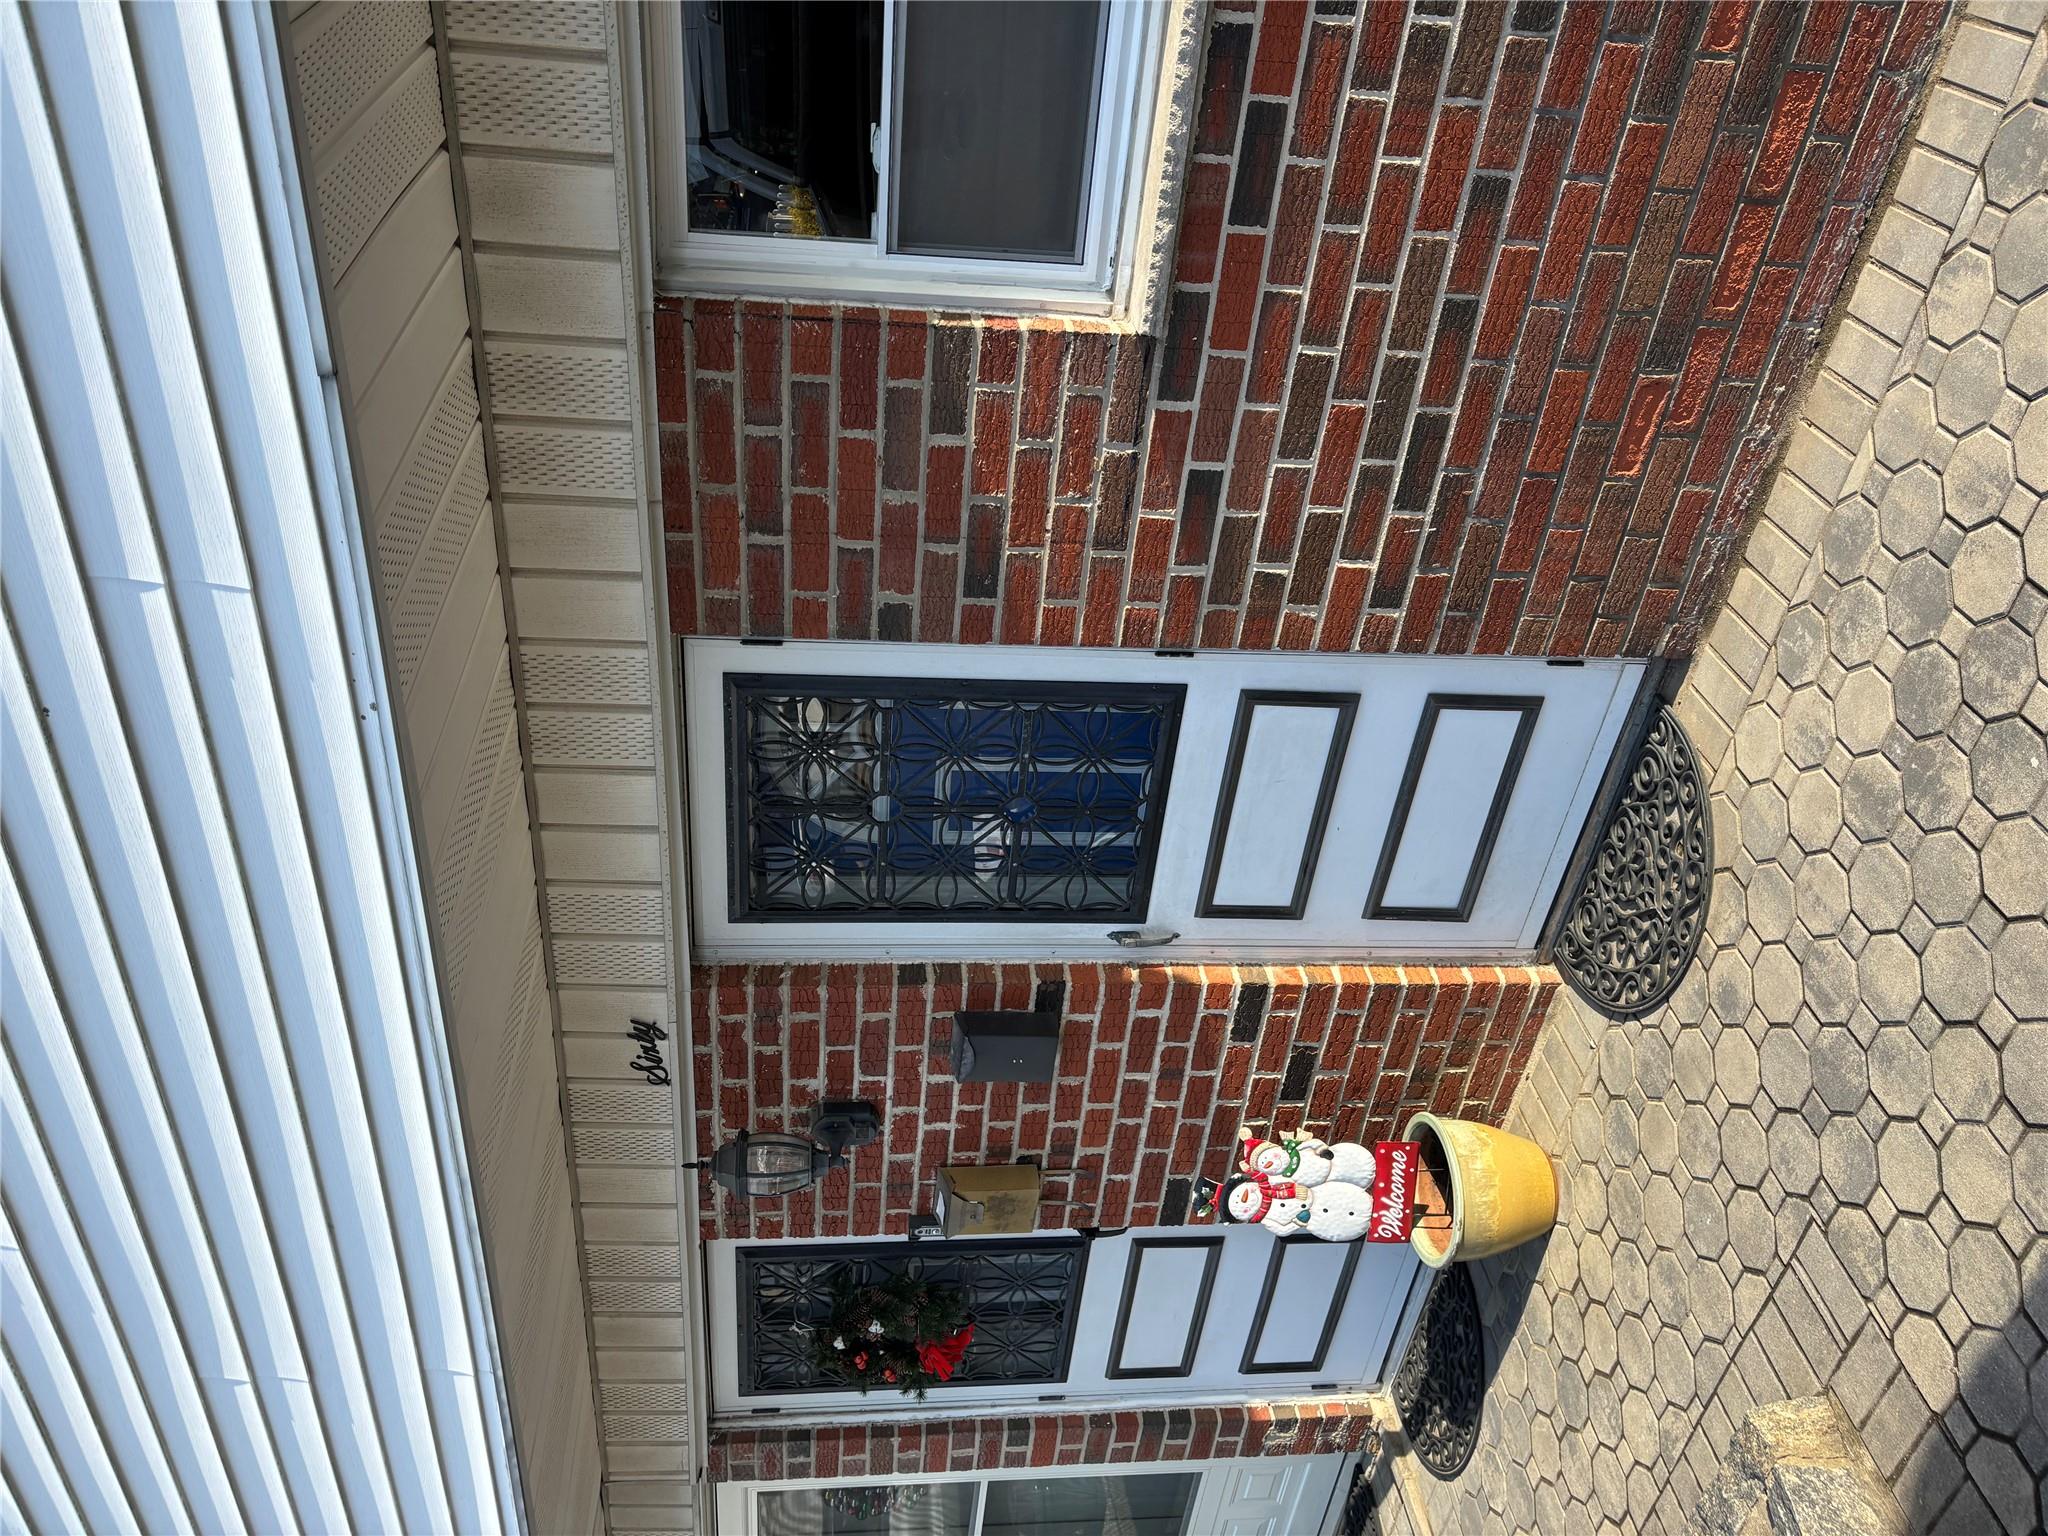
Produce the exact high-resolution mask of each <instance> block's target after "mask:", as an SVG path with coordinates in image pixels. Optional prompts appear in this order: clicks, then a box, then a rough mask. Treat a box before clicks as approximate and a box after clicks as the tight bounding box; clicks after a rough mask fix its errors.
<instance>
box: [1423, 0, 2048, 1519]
mask: <svg viewBox="0 0 2048 1536" xmlns="http://www.w3.org/2000/svg"><path fill="white" fill-rule="evenodd" d="M2039 9H2040V8H2039V7H2033V8H2026V7H2019V6H2016V5H2007V6H1991V7H1982V8H1979V11H1978V14H1980V15H1984V16H1988V17H1989V18H1990V20H1991V22H1992V23H1994V24H1993V25H1988V26H1987V25H1983V24H1982V23H1980V22H1978V21H1975V20H1971V21H1966V22H1965V23H1964V25H1963V29H1962V32H1961V34H1960V35H1959V37H1958V39H1957V42H1956V44H1955V46H1954V48H1953V49H1952V50H1951V53H1950V55H1949V59H1948V62H1947V66H1946V69H1945V71H1944V74H1945V81H1946V84H1945V86H1944V87H1942V88H1938V89H1937V91H1936V96H1935V100H1934V103H1933V105H1932V107H1931V109H1930V111H1929V113H1928V116H1927V119H1926V121H1925V122H1924V123H1923V125H1922V127H1921V130H1920V136H1919V137H1920V142H1919V144H1918V146H1917V147H1916V148H1915V150H1914V151H1913V157H1912V159H1911V161H1910V162H1909V164H1908V165H1907V167H1906V169H1905V172H1904V175H1903V177H1902V179H1901V181H1900V183H1899V189H1898V193H1897V198H1896V201H1895V202H1894V204H1893V206H1892V207H1891V208H1890V209H1889V211H1888V212H1887V213H1886V215H1885V218H1884V222H1883V224H1882V226H1881V227H1880V229H1879V231H1878V233H1877V236H1876V238H1875V240H1874V242H1873V247H1872V262H1871V264H1870V265H1868V266H1867V267H1866V268H1865V270H1864V272H1863V274H1862V276H1861V278H1860V279H1859V281H1858V285H1857V288H1856V294H1855V298H1854V299H1853V300H1852V303H1851V306H1850V311H1849V316H1848V318H1847V319H1846V320H1845V321H1844V323H1843V326H1842V329H1841V330H1840V332H1839V333H1838V334H1837V336H1836V338H1835V340H1834V342H1833V344H1832V346H1831V348H1830V350H1829V354H1828V369H1827V371H1825V372H1823V373H1822V375H1821V376H1820V379H1819V382H1818V383H1817V384H1816V385H1815V387H1814V389H1813V392H1812V394H1811V395H1810V396H1809V398H1808V401H1807V404H1806V407H1805V420H1804V421H1803V422H1802V423H1801V425H1800V427H1799V428H1798V429H1797V431H1796V432H1795V435H1794V439H1793V442H1792V444H1791V447H1790V450H1789V452H1788V455H1787V459H1786V465H1785V468H1784V470H1783V471H1782V472H1781V473H1780V475H1779V478H1778V480H1777V483H1776V485H1775V487H1774V489H1773V493H1772V496H1771V498H1770V501H1769V505H1768V507H1767V510H1766V521H1765V522H1764V523H1763V524H1762V525H1760V527H1759V528H1758V530H1757V532H1756V535H1755V536H1754V538H1753V540H1752V543H1751V545H1750V548H1749V551H1748V554H1747V562H1746V567H1745V569H1744V570H1743V572H1742V573H1741V575H1740V576H1739V578H1738V580H1737V582H1736V585H1735V589H1734V592H1733V594H1732V596H1731V600H1730V605H1729V609H1728V611H1727V612H1725V613H1724V614H1723V616H1722V618H1721V620H1720V622H1719V624H1718V626H1717V628H1716V630H1715V631H1714V633H1713V635H1712V636H1711V638H1710V641H1709V644H1708V646H1707V647H1706V648H1705V650H1704V651H1703V653H1702V655H1701V657H1700V658H1699V660H1698V662H1697V663H1696V665H1695V667H1694V669H1693V672H1692V674H1691V675H1690V676H1689V678H1688V680H1687V683H1686V685H1685V689H1684V691H1683V694H1682V695H1681V698H1680V701H1679V706H1678V708H1679V713H1680V716H1681V718H1682V719H1683V720H1684V721H1685V723H1686V725H1687V728H1688V730H1689V731H1690V732H1691V734H1692V736H1693V739H1694V742H1695V744H1696V746H1697V747H1698V749H1699V751H1700V755H1701V759H1702V763H1703V766H1705V767H1706V769H1707V770H1708V771H1709V773H1710V776H1711V779H1712V785H1713V791H1714V793H1713V810H1714V820H1715V856H1716V863H1717V866H1718V867H1717V871H1716V875H1715V881H1714V893H1713V903H1712V911H1711V917H1710V923H1709V937H1708V942H1707V943H1706V944H1705V945H1704V946H1703V948H1702V951H1701V954H1700V956H1699V959H1698V961H1697V963H1696V964H1695V965H1694V967H1693V968H1692V970H1691V971H1690V973H1689V974H1688V976H1687V978H1686V980H1685V982H1684V984H1683V985H1682V986H1681V988H1680V990H1679V991H1678V993H1677V995H1676V996H1675V998H1674V999H1673V1001H1672V1002H1671V1004H1670V1005H1669V1006H1668V1007H1665V1008H1663V1009H1661V1010H1659V1011H1657V1012H1656V1013H1654V1014H1652V1015H1651V1016H1650V1017H1648V1018H1646V1019H1643V1020H1640V1021H1636V1022H1631V1023H1614V1022H1610V1021H1608V1020H1607V1019H1605V1018H1603V1017H1601V1016H1599V1015H1597V1014H1595V1013H1593V1012H1591V1011H1590V1010H1588V1009H1586V1008H1584V1007H1581V1006H1579V1005H1577V1004H1576V1003H1571V1002H1566V1003H1562V1004H1560V1005H1559V1006H1558V1008H1557V1009H1556V1010H1555V1011H1554V1015H1553V1020H1552V1022H1551V1024H1550V1025H1549V1027H1548V1031H1547V1034H1546V1037H1545V1040H1544V1043H1543V1044H1542V1046H1541V1047H1540V1048H1539V1053H1538V1059H1537V1061H1536V1063H1535V1064H1534V1065H1533V1066H1532V1070H1531V1072H1530V1075H1529V1078H1528V1080H1527V1082H1526V1083H1525V1086H1524V1089H1523V1092H1522V1094H1521V1096H1520V1098H1519V1099H1518V1101H1517V1105H1516V1109H1515V1113H1514V1119H1513V1120H1512V1121H1511V1122H1510V1123H1511V1124H1512V1125H1514V1126H1515V1128H1517V1129H1520V1130H1522V1131H1523V1132H1524V1133H1525V1134H1528V1135H1530V1136H1533V1137H1535V1138H1536V1139H1537V1140H1539V1141H1540V1142H1541V1143H1542V1144H1543V1145H1544V1146H1545V1147H1546V1148H1548V1149H1549V1150H1551V1151H1552V1153H1553V1154H1554V1155H1555V1156H1556V1157H1557V1158H1558V1159H1559V1166H1560V1170H1561V1179H1562V1184H1563V1191H1564V1201H1563V1210H1562V1214H1561V1220H1560V1223H1559V1226H1558V1229H1557V1230H1556V1231H1555V1232H1554V1233H1553V1234H1552V1236H1551V1237H1550V1239H1549V1240H1548V1242H1547V1243H1545V1244H1541V1245H1530V1246H1528V1247H1526V1248H1524V1249H1522V1250H1520V1251H1517V1252H1515V1253H1513V1254H1510V1255H1507V1256H1505V1258H1504V1259H1502V1260H1495V1261H1489V1262H1485V1263H1481V1264H1479V1265H1476V1266H1474V1268H1475V1279H1476V1280H1477V1282H1478V1286H1479V1292H1480V1298H1481V1304H1482V1308H1483V1311H1484V1313H1485V1316H1486V1320H1487V1324H1488V1331H1489V1335H1490V1345H1489V1348H1490V1358H1489V1362H1488V1363H1489V1366H1490V1367H1491V1369H1492V1380H1491V1387H1490V1390H1489V1394H1488V1400H1487V1408H1486V1421H1485V1426H1484V1430H1483V1433H1482V1440H1481V1445H1480V1449H1479V1451H1478V1454H1477V1455H1476V1456H1475V1457H1474V1459H1473V1461H1472V1463H1471V1465H1470V1466H1469V1467H1468V1468H1467V1469H1466V1471H1465V1472H1464V1474H1463V1475H1462V1476H1461V1477H1460V1478H1459V1479H1457V1480H1456V1481H1455V1482H1451V1483H1435V1482H1432V1481H1430V1480H1429V1478H1428V1476H1427V1474H1423V1476H1422V1482H1423V1484H1424V1485H1425V1486H1426V1488H1427V1490H1428V1492H1427V1498H1426V1500H1425V1508H1424V1510H1423V1513H1424V1514H1426V1515H1427V1517H1428V1523H1429V1525H1430V1526H1431V1527H1432V1528H1433V1529H1434V1530H1435V1531H1436V1532H1437V1533H1439V1536H1443V1533H1449V1532H1458V1533H1465V1532H1479V1531H1496V1530H1503V1531H1504V1530H1534V1531H1539V1532H1545V1533H1549V1532H1560V1531H1578V1530H1594V1529H1602V1528H1613V1527H1620V1528H1623V1529H1628V1530H1642V1531H1665V1532H1670V1533H1672V1536H1676V1533H1678V1532H1680V1531H1682V1530H1683V1529H1684V1527H1685V1525H1686V1522H1687V1520H1688V1519H1689V1518H1690V1517H1691V1515H1692V1512H1693V1509H1694V1505H1695V1503H1696V1501H1697V1499H1698V1496H1699V1492H1700V1489H1701V1487H1702V1485H1703V1484H1704V1483H1705V1482H1706V1481H1707V1480H1708V1479H1709V1478H1711V1476H1712V1475H1713V1473H1714V1471H1715V1469H1716V1467H1717V1466H1718V1465H1719V1463H1720V1461H1721V1458H1722V1455H1723V1453H1724V1451H1725V1449H1726V1447H1727V1444H1728V1440H1729V1436H1730V1434H1731V1433H1732V1431H1733V1429H1734V1427H1735V1425H1736V1423H1737V1422H1738V1421H1739V1420H1740V1419H1741V1417H1742V1415H1743V1414H1744V1413H1745V1412H1746V1411H1747V1410H1748V1409H1749V1408H1750V1407H1751V1406H1753V1405H1755V1404H1759V1403H1764V1402H1772V1401H1776V1400H1779V1399H1782V1398H1785V1397H1790V1396H1799V1395H1803V1394H1809V1393H1812V1392H1815V1391H1818V1390H1822V1389H1826V1390H1829V1391H1832V1392H1833V1393H1835V1394H1836V1396H1837V1397H1838V1399H1839V1400H1840V1402H1841V1404H1842V1405H1843V1407H1844V1408H1845V1409H1846V1410H1847V1411H1848V1413H1849V1415H1850V1416H1851V1417H1852V1418H1853V1419H1854V1421H1855V1422H1856V1424H1857V1425H1858V1426H1859V1427H1860V1428H1861V1430H1862V1433H1863V1436H1864V1438H1865V1440H1866V1442H1867V1444H1868V1446H1869V1448H1870V1450H1871V1452H1872V1454H1873V1455H1874V1456H1875V1458H1876V1460H1877V1462H1878V1464H1879V1466H1880V1468H1881V1469H1882V1470H1883V1471H1884V1472H1885V1473H1886V1474H1887V1475H1888V1476H1889V1477H1890V1478H1891V1479H1892V1481H1893V1483H1894V1485H1895V1487H1896V1489H1897V1491H1898V1494H1899V1498H1900V1502H1901V1503H1902V1505H1903V1506H1904V1507H1905V1509H1906V1510H1907V1513H1908V1517H1909V1519H1910V1520H1911V1522H1912V1523H1913V1525H1914V1526H1915V1527H1916V1528H1919V1529H1931V1530H1941V1531H1958V1532H1979V1531H2007V1532H2025V1531H2032V1530H2039V1529H2042V1528H2043V1527H2044V1525H2048V1494H2044V1492H2043V1488H2042V1484H2043V1480H2044V1478H2048V1352H2044V1338H2048V1022H2044V1021H2048V924H2044V922H2043V916H2044V906H2048V749H2044V735H2043V732H2044V728H2048V681H2044V679H2048V626H2044V624H2043V622H2042V621H2043V615H2044V612H2048V511H2044V510H2042V494H2043V493H2044V492H2048V291H2044V290H2048V191H2044V188H2048V106H2044V105H2043V104H2042V94H2043V91H2044V84H2043V81H2044V69H2048V34H2043V33H2041V32H2040V30H2039V28H2040V27H2041V18H2040V16H2039V15H2038V14H2036V13H2037V11H2038V10H2039ZM2030 34H2031V36H2030ZM1944 90H1945V91H1946V93H1947V94H1946V95H1944ZM2030 98H2031V99H2030ZM1394 1518H1395V1520H1396V1521H1398V1520H1399V1519H1400V1517H1399V1516H1398V1515H1397V1516H1395V1517H1394ZM1390 1523H1392V1522H1390Z"/></svg>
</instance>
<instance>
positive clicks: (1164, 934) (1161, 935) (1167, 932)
mask: <svg viewBox="0 0 2048 1536" xmlns="http://www.w3.org/2000/svg"><path fill="white" fill-rule="evenodd" d="M1179 937H1180V935H1179V934H1178V933H1176V932H1174V931H1173V929H1171V928H1112V929H1110V931H1109V942H1110V943H1112V944H1120V945H1122V946H1123V947H1124V948H1125V949H1157V948H1159V946H1160V945H1162V944H1171V943H1172V942H1173V941H1174V940H1175V939H1177V938H1179Z"/></svg>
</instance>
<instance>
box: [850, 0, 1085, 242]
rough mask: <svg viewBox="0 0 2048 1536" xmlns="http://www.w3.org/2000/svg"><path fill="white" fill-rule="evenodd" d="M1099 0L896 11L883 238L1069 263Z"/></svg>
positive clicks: (1080, 191) (941, 4)
mask: <svg viewBox="0 0 2048 1536" xmlns="http://www.w3.org/2000/svg"><path fill="white" fill-rule="evenodd" d="M1107 12H1108V6H1107V5H1106V4H1105V3H1103V0H916V3H915V4H912V5H907V6H905V7H904V8H903V9H902V10H900V11H899V12H897V25H898V27H899V29H900V33H901V36H900V39H899V42H898V48H897V61H898V62H897V77H896V100H897V109H896V146H897V157H896V164H897V171H896V179H895V183H894V185H893V187H892V188H891V192H890V196H891V198H892V200H893V204H894V207H893V218H892V223H893V224H894V226H895V227H894V239H893V243H892V248H893V249H895V250H898V251H904V252H909V253H912V254H919V255H968V256H977V257H997V258H1008V259H1015V260H1030V261H1063V262H1073V261H1078V260H1079V259H1080V257H1081V246H1082V240H1083V236H1084V234H1085V230H1084V227H1083V213H1084V210H1085V208H1086V205H1087V194H1088V176H1089V168H1090V160H1091V153H1090V151H1091V149H1092V147H1093V144H1094V140H1095V113H1096V106H1095V103H1096V93H1097V80H1098V77H1099V76H1100V73H1101V66H1102V45H1103V34H1104V21H1105V18H1106V15H1107Z"/></svg>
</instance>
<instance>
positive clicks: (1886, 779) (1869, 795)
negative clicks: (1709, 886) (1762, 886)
mask: <svg viewBox="0 0 2048 1536" xmlns="http://www.w3.org/2000/svg"><path fill="white" fill-rule="evenodd" d="M1960 686H1961V685H1960V684H1958V687H1960ZM1905 808H1906V803H1905V800H1904V797H1903V796H1902V795H1901V794H1900V791H1899V770H1898V769H1897V768H1895V767H1894V766H1892V764H1891V762H1890V760H1889V759H1887V758H1882V757H1877V756H1870V757H1859V758H1857V759H1856V761H1855V762H1853V763H1851V764H1850V765H1849V769H1848V771H1847V772H1846V773H1844V774H1843V775H1842V820H1843V821H1844V822H1845V823H1847V824H1848V827H1849V830H1850V831H1851V832H1854V833H1855V834H1856V835H1857V836H1858V837H1860V838H1862V839H1863V840H1864V841H1865V842H1870V841H1872V840H1873V839H1876V838H1880V837H1883V836H1885V835H1886V834H1887V833H1889V832H1890V831H1891V829H1892V824H1893V823H1894V822H1896V821H1897V820H1898V819H1899V817H1900V815H1901V814H1902V813H1903V812H1904V811H1905ZM1857 862H1858V863H1861V862H1862V860H1861V859H1858V861H1857ZM1751 889H1752V893H1753V892H1754V882H1752V885H1751ZM1754 904H1755V903H1754V901H1753V900H1752V903H1751V905H1752V906H1754Z"/></svg>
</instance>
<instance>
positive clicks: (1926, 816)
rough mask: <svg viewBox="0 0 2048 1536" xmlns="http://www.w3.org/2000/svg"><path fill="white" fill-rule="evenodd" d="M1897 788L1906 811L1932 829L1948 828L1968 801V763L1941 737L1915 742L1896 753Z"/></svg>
mask: <svg viewBox="0 0 2048 1536" xmlns="http://www.w3.org/2000/svg"><path fill="white" fill-rule="evenodd" d="M1899 790H1900V794H1901V797H1902V798H1903V800H1904V801H1905V806H1906V814H1907V815H1909V816H1911V817H1912V818H1913V819H1914V820H1915V821H1917V822H1918V823H1919V824H1920V825H1921V826H1922V827H1924V828H1926V829H1927V830H1928V831H1930V832H1931V831H1933V830H1935V829H1936V828H1938V827H1952V826H1954V825H1955V824H1956V819H1957V818H1958V817H1959V816H1961V815H1962V814H1963V811H1964V808H1965V807H1967V806H1968V805H1969V803H1970V765H1969V763H1968V762H1967V761H1966V760H1965V759H1964V757H1963V752H1962V748H1960V747H1958V746H1957V745H1956V744H1955V743H1954V742H1953V741H1950V740H1949V739H1948V738H1947V737H1945V736H1936V737H1933V738H1931V739H1929V740H1927V741H1916V742H1914V743H1913V744H1912V745H1911V746H1909V747H1907V748H1906V750H1905V751H1904V752H1902V753H1900V754H1899Z"/></svg>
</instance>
